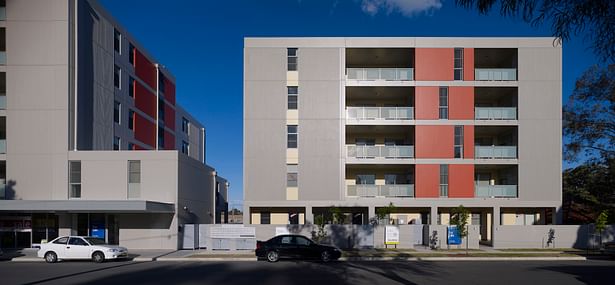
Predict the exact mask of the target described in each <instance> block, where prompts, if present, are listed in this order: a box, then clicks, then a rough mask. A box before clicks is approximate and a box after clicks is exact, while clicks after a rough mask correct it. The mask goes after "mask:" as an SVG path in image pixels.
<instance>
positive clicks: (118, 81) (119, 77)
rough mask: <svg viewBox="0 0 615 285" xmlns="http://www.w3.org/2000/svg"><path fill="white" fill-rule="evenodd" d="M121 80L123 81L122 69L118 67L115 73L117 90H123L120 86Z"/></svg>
mask: <svg viewBox="0 0 615 285" xmlns="http://www.w3.org/2000/svg"><path fill="white" fill-rule="evenodd" d="M121 79H122V69H121V68H120V67H119V66H117V65H116V66H115V68H114V71H113V86H115V88H117V89H122V88H121V86H120V81H121Z"/></svg>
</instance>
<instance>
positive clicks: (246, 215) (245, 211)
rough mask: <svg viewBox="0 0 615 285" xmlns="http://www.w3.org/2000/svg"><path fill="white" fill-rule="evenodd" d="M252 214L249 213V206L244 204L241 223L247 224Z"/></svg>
mask: <svg viewBox="0 0 615 285" xmlns="http://www.w3.org/2000/svg"><path fill="white" fill-rule="evenodd" d="M251 215H252V214H251V213H250V207H248V206H244V207H243V224H244V225H249V224H250V218H251V217H250V216H251Z"/></svg>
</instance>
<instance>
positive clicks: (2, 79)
mask: <svg viewBox="0 0 615 285" xmlns="http://www.w3.org/2000/svg"><path fill="white" fill-rule="evenodd" d="M0 109H6V72H0Z"/></svg>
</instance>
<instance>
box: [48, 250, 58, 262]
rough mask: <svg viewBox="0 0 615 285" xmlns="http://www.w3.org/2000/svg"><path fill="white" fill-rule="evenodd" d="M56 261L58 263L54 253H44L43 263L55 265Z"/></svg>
mask: <svg viewBox="0 0 615 285" xmlns="http://www.w3.org/2000/svg"><path fill="white" fill-rule="evenodd" d="M57 261H58V255H57V254H56V253H55V252H53V251H50V252H48V253H45V262H47V263H56V262H57Z"/></svg>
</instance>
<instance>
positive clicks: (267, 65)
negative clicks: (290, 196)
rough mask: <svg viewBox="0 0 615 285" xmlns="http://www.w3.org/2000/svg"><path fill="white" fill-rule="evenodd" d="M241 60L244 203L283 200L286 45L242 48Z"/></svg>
mask: <svg viewBox="0 0 615 285" xmlns="http://www.w3.org/2000/svg"><path fill="white" fill-rule="evenodd" d="M244 62H245V63H244V66H245V69H244V93H245V96H244V143H243V145H244V152H243V155H244V166H243V167H244V168H243V169H244V185H245V186H244V196H243V197H244V200H245V201H246V203H245V204H246V205H249V203H250V201H285V200H286V109H287V104H286V97H287V94H286V92H287V89H286V48H247V47H246V48H245V49H244ZM300 92H301V91H300ZM299 129H300V130H299V132H301V127H299ZM299 136H301V135H299ZM248 212H249V211H248Z"/></svg>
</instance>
